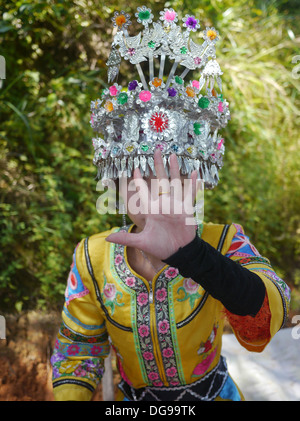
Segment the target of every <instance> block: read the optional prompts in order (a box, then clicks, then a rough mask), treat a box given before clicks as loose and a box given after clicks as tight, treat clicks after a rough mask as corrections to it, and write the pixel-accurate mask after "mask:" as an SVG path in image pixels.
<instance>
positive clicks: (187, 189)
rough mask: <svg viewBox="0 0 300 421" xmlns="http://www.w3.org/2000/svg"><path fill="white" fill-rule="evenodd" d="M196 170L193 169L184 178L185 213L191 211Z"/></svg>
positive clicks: (194, 195)
mask: <svg viewBox="0 0 300 421" xmlns="http://www.w3.org/2000/svg"><path fill="white" fill-rule="evenodd" d="M197 176H198V174H197V171H196V170H195V171H193V172H192V173H191V175H190V178H188V179H185V180H184V202H185V209H186V211H187V213H192V208H193V206H194V203H195V199H196V194H197Z"/></svg>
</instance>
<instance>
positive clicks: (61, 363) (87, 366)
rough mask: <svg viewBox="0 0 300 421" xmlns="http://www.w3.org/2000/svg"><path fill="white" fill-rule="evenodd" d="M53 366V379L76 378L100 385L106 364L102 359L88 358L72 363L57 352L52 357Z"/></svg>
mask: <svg viewBox="0 0 300 421" xmlns="http://www.w3.org/2000/svg"><path fill="white" fill-rule="evenodd" d="M51 364H52V367H53V370H52V377H53V379H58V378H63V377H76V378H81V379H89V380H92V381H94V382H95V383H96V384H98V383H99V381H100V380H101V378H102V376H103V373H104V362H103V359H100V358H88V359H86V360H83V361H81V362H79V361H70V360H67V359H66V357H65V356H64V355H63V354H61V353H60V352H58V351H56V352H54V353H53V355H52V357H51Z"/></svg>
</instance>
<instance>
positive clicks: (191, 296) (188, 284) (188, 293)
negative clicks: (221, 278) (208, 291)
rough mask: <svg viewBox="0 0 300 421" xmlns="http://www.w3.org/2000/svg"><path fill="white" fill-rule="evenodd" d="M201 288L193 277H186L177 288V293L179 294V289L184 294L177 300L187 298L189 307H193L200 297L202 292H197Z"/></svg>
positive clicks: (180, 300)
mask: <svg viewBox="0 0 300 421" xmlns="http://www.w3.org/2000/svg"><path fill="white" fill-rule="evenodd" d="M201 289H202V290H203V288H201V287H200V286H199V284H197V283H196V282H195V281H193V279H191V278H186V279H184V281H183V285H182V286H181V287H180V288H178V290H177V294H180V291H183V293H184V296H183V297H182V298H177V301H179V302H182V301H186V300H189V303H190V306H191V309H193V308H194V305H195V301H196V300H197V299H198V298H201V297H202V295H203V294H199V290H201Z"/></svg>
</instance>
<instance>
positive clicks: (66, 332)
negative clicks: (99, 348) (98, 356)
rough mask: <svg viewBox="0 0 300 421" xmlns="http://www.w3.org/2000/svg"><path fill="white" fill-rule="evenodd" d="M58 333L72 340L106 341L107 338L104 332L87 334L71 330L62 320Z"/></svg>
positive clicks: (87, 341) (86, 341)
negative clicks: (94, 334)
mask: <svg viewBox="0 0 300 421" xmlns="http://www.w3.org/2000/svg"><path fill="white" fill-rule="evenodd" d="M59 333H60V335H61V336H63V337H64V338H66V339H69V340H70V341H72V342H81V343H100V342H106V341H107V340H108V335H107V333H106V332H105V333H103V334H102V335H96V336H87V335H83V334H80V333H78V332H75V331H73V330H71V329H70V328H69V327H68V326H67V325H66V324H65V323H64V322H63V323H62V324H61V327H60V330H59Z"/></svg>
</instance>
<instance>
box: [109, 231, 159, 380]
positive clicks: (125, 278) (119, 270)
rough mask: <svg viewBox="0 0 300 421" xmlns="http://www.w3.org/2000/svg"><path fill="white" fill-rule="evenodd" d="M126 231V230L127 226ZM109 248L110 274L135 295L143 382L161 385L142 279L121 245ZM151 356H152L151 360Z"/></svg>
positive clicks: (135, 324)
mask: <svg viewBox="0 0 300 421" xmlns="http://www.w3.org/2000/svg"><path fill="white" fill-rule="evenodd" d="M126 229H127V230H128V229H129V226H127V227H126ZM111 247H112V250H113V253H112V263H111V270H112V273H114V272H116V274H117V276H118V278H119V280H120V282H122V283H123V284H124V287H125V288H127V289H128V288H129V289H131V290H133V291H134V292H135V294H136V305H135V309H134V310H135V312H134V314H133V319H132V322H133V333H134V335H135V342H136V344H137V345H138V347H137V349H136V351H137V354H138V356H139V361H140V366H141V369H142V372H143V374H144V376H146V379H145V381H146V382H147V383H148V384H149V385H153V386H158V385H161V384H163V381H162V379H161V378H160V375H159V370H158V367H157V363H156V360H155V358H154V345H153V341H152V337H151V334H150V317H149V315H150V307H149V306H150V303H149V294H148V290H147V287H146V285H145V284H144V282H143V281H142V279H140V278H138V277H136V276H135V275H134V274H133V273H132V272H131V270H130V268H129V267H128V265H127V264H126V260H125V247H124V246H123V245H121V244H112V245H111ZM151 355H153V358H152V357H151Z"/></svg>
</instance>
